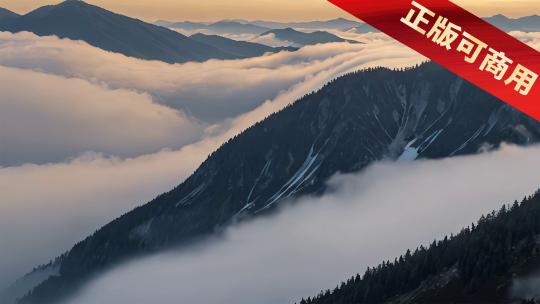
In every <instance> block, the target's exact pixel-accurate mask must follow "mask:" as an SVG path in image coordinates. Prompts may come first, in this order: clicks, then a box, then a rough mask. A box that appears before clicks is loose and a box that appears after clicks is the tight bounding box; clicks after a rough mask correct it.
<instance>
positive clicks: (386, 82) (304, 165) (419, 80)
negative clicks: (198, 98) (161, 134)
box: [4, 63, 540, 304]
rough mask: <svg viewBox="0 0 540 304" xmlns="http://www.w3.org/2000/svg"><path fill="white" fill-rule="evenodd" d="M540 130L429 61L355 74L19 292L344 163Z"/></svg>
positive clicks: (226, 218)
mask: <svg viewBox="0 0 540 304" xmlns="http://www.w3.org/2000/svg"><path fill="white" fill-rule="evenodd" d="M539 141H540V123H539V122H537V121H536V120H534V119H531V118H529V117H527V116H526V115H524V114H522V113H520V112H518V111H516V110H514V109H513V108H511V107H509V106H507V105H505V104H504V103H503V102H501V101H499V100H498V99H496V98H495V97H493V96H491V95H489V94H487V93H485V92H484V91H482V90H480V89H478V88H477V87H475V86H473V85H471V84H469V83H468V82H466V81H464V80H463V79H461V78H459V77H457V76H455V75H454V74H452V73H450V72H448V71H446V70H444V69H442V68H440V67H438V66H437V65H435V64H433V63H428V64H424V65H421V66H419V67H417V68H413V69H407V70H402V71H392V70H388V69H384V68H377V69H370V70H367V71H363V72H358V73H353V74H350V75H347V76H344V77H341V78H338V79H336V80H334V81H332V82H331V83H329V84H328V85H326V86H325V87H324V88H322V89H321V90H319V91H318V92H315V93H312V94H309V95H307V96H305V97H304V98H302V99H300V100H299V101H297V102H295V103H294V104H293V105H291V106H289V107H287V108H286V109H284V110H283V111H281V112H279V113H276V114H274V115H272V116H270V117H269V118H267V119H265V120H264V121H262V122H260V123H258V124H256V125H254V126H253V127H251V128H249V129H248V130H246V131H245V132H244V133H242V134H241V135H239V136H237V137H235V138H233V139H231V140H230V141H229V142H227V143H226V144H225V145H223V146H222V147H221V148H220V149H219V150H217V151H216V152H214V153H213V154H212V155H210V157H209V158H208V159H207V160H206V161H205V162H204V163H203V164H202V165H201V166H200V167H199V168H198V169H197V171H196V172H195V173H194V174H193V175H192V176H191V177H189V178H188V179H187V180H186V181H185V182H184V183H182V184H181V185H179V186H177V187H176V188H174V189H173V190H171V191H170V192H168V193H164V194H162V195H160V196H158V197H157V198H156V199H154V200H153V201H151V202H149V203H148V204H146V205H144V206H141V207H139V208H137V209H135V210H133V211H131V212H129V213H127V214H125V215H123V216H121V217H119V218H118V219H116V220H114V221H112V222H111V223H109V224H108V225H106V226H104V227H103V228H101V229H99V230H98V231H97V232H96V233H95V234H93V235H91V236H89V237H88V238H87V239H85V240H83V241H81V242H80V243H78V244H76V245H75V246H74V247H73V248H72V249H71V250H70V251H69V252H67V253H66V254H65V255H63V256H62V257H60V258H58V259H57V260H56V262H54V263H51V264H50V265H46V266H43V267H40V268H39V269H38V270H37V271H36V272H34V273H32V274H30V275H29V276H28V278H31V279H32V280H33V281H32V285H31V286H30V287H29V289H32V287H33V286H35V285H36V284H39V285H38V286H37V287H36V288H34V289H33V291H32V293H30V294H29V295H27V296H25V297H24V298H23V299H22V300H21V301H20V303H22V304H29V303H32V304H34V303H39V304H48V303H58V300H59V299H61V298H63V297H65V296H67V295H69V294H70V293H72V292H74V291H76V290H77V288H78V287H79V286H81V285H82V284H84V283H85V282H86V281H87V280H88V279H89V278H90V277H92V276H93V275H94V274H96V273H99V272H100V271H103V270H105V269H106V268H108V267H111V266H114V265H116V264H117V263H119V262H120V261H123V260H125V259H127V258H130V257H134V256H136V255H139V254H144V253H153V252H157V251H160V250H163V249H166V248H170V247H171V246H173V245H178V244H184V245H186V244H189V243H190V242H193V241H194V240H197V239H200V238H201V237H204V236H208V235H211V234H213V233H215V232H216V231H221V230H222V229H224V228H225V227H227V226H228V225H229V224H230V223H233V222H237V221H239V220H243V219H247V218H253V217H256V216H259V215H261V214H265V213H268V212H271V211H272V210H274V209H275V208H276V206H278V205H279V204H280V203H282V202H283V201H285V200H288V199H291V198H297V197H299V196H302V195H306V194H322V193H324V192H325V191H326V186H325V185H326V182H327V181H328V179H329V178H330V177H332V176H333V175H335V174H336V173H339V172H341V173H351V172H358V171H360V170H362V169H364V168H366V167H367V166H368V165H370V164H372V163H374V162H376V161H379V160H382V159H386V160H414V159H417V158H431V159H435V158H443V157H449V156H455V155H465V154H475V153H478V152H479V151H481V150H483V149H485V147H498V146H499V145H500V144H501V143H503V142H504V143H514V144H519V145H528V144H532V143H537V142H539ZM51 273H53V275H52V276H51V275H50V274H51ZM44 274H48V275H44ZM40 276H41V277H40ZM47 277H48V278H47ZM36 278H40V279H39V280H37V281H36ZM45 278H46V279H45ZM28 280H30V279H28ZM28 280H26V281H28ZM24 281H25V280H23V281H21V282H24ZM21 284H22V283H21ZM27 287H28V286H27ZM13 290H19V291H20V290H21V289H20V285H19V286H17V284H16V285H15V286H14V287H13ZM27 290H28V289H27ZM22 295H24V292H23V293H21V294H19V296H22ZM12 296H13V295H12ZM4 302H5V301H4ZM321 303H323V302H321Z"/></svg>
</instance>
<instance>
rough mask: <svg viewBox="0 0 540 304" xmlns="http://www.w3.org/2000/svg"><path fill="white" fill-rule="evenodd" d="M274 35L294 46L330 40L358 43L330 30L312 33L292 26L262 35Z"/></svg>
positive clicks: (328, 41)
mask: <svg viewBox="0 0 540 304" xmlns="http://www.w3.org/2000/svg"><path fill="white" fill-rule="evenodd" d="M266 35H274V37H275V38H277V39H279V40H281V41H284V42H290V43H291V46H293V47H303V46H306V45H314V44H320V43H330V42H349V43H358V42H356V41H352V40H346V39H343V38H340V37H338V36H336V35H334V34H330V33H328V32H323V31H316V32H312V33H304V32H300V31H297V30H294V29H292V28H286V29H278V30H271V31H268V32H265V33H262V34H261V35H260V36H266Z"/></svg>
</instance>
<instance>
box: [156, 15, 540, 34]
mask: <svg viewBox="0 0 540 304" xmlns="http://www.w3.org/2000/svg"><path fill="white" fill-rule="evenodd" d="M484 19H485V20H486V21H488V22H489V23H491V24H493V25H495V26H497V27H499V28H500V29H502V30H503V31H506V32H510V31H523V32H540V16H536V15H534V16H528V17H522V18H517V19H511V18H508V17H506V16H503V15H496V16H493V17H488V18H484ZM156 24H158V25H160V26H165V27H171V28H177V29H183V30H186V31H204V30H206V31H210V32H212V33H216V34H236V35H241V34H254V35H260V34H262V33H264V32H268V31H270V30H276V29H286V28H293V29H296V30H304V31H317V30H319V31H324V30H339V31H351V30H353V31H355V32H357V33H369V32H378V30H377V29H375V28H373V27H372V26H370V25H368V24H366V23H363V22H358V21H352V20H348V19H344V18H339V19H333V20H328V21H311V22H289V23H286V22H273V21H247V20H227V21H219V22H215V23H197V22H189V21H186V22H169V21H157V22H156Z"/></svg>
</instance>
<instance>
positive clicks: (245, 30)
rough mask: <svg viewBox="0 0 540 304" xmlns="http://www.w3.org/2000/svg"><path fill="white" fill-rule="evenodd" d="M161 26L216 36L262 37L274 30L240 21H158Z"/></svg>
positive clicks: (157, 23)
mask: <svg viewBox="0 0 540 304" xmlns="http://www.w3.org/2000/svg"><path fill="white" fill-rule="evenodd" d="M155 24H156V25H159V26H164V27H169V28H174V29H181V30H185V31H210V32H212V33H214V34H252V35H260V34H262V33H264V32H267V31H269V30H271V29H272V28H268V27H264V26H258V25H254V24H250V23H242V22H238V21H218V22H215V23H209V24H207V23H197V22H190V21H186V22H168V21H162V20H160V21H157V22H156V23H155Z"/></svg>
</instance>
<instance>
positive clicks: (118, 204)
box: [0, 41, 422, 289]
mask: <svg viewBox="0 0 540 304" xmlns="http://www.w3.org/2000/svg"><path fill="white" fill-rule="evenodd" d="M341 47H342V46H341V45H340V44H330V45H324V46H321V47H320V48H315V47H314V48H308V49H306V53H305V55H306V56H309V57H311V58H315V57H317V56H323V55H321V53H323V52H329V53H337V52H338V50H339V49H340V48H341ZM359 54H361V56H360V55H358V56H350V58H349V57H342V58H341V60H342V61H340V62H337V63H336V64H334V65H331V66H329V67H327V68H326V69H321V71H320V72H318V73H314V74H312V75H308V76H306V77H305V79H303V80H302V81H300V82H298V83H297V84H295V85H293V86H291V87H290V88H289V89H287V90H285V91H281V92H279V93H278V94H277V97H276V98H274V99H271V100H267V101H265V102H264V103H263V104H261V105H260V106H258V107H257V108H256V109H254V110H253V111H250V112H247V113H244V114H242V115H239V116H237V117H236V118H234V119H230V120H227V121H225V122H223V123H221V124H218V125H214V126H212V127H209V128H208V129H207V130H206V132H205V135H204V136H203V137H202V138H201V139H200V141H198V142H196V143H194V144H189V145H186V146H184V147H183V148H181V149H179V150H175V151H163V152H159V153H156V154H151V155H145V156H140V157H136V158H133V159H127V160H122V159H108V158H104V157H102V156H100V155H95V154H94V155H90V156H86V157H82V158H78V159H76V160H74V161H72V162H67V163H59V164H51V165H26V166H21V167H13V168H4V169H1V168H0V202H1V203H0V239H1V240H2V245H3V248H9V250H8V249H6V250H3V251H2V254H0V289H2V287H3V286H5V284H9V283H11V282H12V281H13V280H14V279H15V278H17V277H19V276H20V275H22V274H23V273H25V272H27V271H29V270H30V269H31V268H32V267H34V266H36V265H38V264H40V263H44V262H47V261H48V260H49V259H51V258H53V257H55V256H56V255H58V254H59V253H61V252H63V251H65V250H68V249H69V248H70V247H71V246H72V245H73V244H75V243H76V242H77V241H80V240H82V239H83V238H84V237H85V236H87V235H89V234H90V233H92V232H93V231H94V230H95V229H97V228H99V227H100V226H101V225H103V224H105V223H107V222H108V221H109V220H111V219H113V218H115V217H117V216H119V215H120V214H122V213H123V212H126V211H129V210H130V209H131V208H133V207H135V206H137V205H141V204H144V203H146V202H147V201H149V200H150V199H152V198H153V197H155V196H157V195H158V194H160V193H162V192H165V191H167V190H170V189H172V188H173V186H175V185H177V184H179V183H180V182H182V180H183V179H184V178H185V177H186V176H188V175H189V174H191V173H192V172H193V171H194V170H195V168H197V167H198V166H199V164H200V163H201V162H202V161H203V160H204V159H205V158H206V157H207V155H209V154H210V153H211V152H212V151H214V150H215V149H217V148H218V147H219V146H220V145H221V144H222V143H224V142H225V141H227V140H228V139H229V138H231V137H233V136H235V135H236V134H238V133H240V132H242V130H244V129H246V128H248V127H249V126H251V125H253V124H254V123H256V122H257V121H260V120H262V119H264V118H265V117H267V116H268V115H270V114H271V113H274V112H276V111H279V110H280V109H282V108H284V107H285V106H287V105H288V104H290V103H291V102H294V101H295V100H297V99H298V98H300V97H302V96H303V95H305V94H307V93H308V92H311V91H314V90H317V89H319V88H321V87H322V86H323V85H324V84H325V83H327V82H328V81H329V80H331V79H333V78H335V77H337V76H339V75H343V74H345V73H347V72H351V71H354V70H357V69H362V68H367V67H371V66H388V67H404V66H409V65H410V64H411V62H420V61H421V60H422V57H420V56H418V55H417V54H415V53H413V52H411V51H408V50H406V49H404V48H403V47H400V46H397V47H396V44H395V43H390V42H388V41H380V44H378V45H377V44H374V46H373V49H372V48H366V49H365V50H364V51H362V52H360V53H359ZM381 54H382V55H381ZM384 54H391V55H385V56H383V55H384ZM0 58H1V56H0ZM267 59H268V58H267ZM291 60H294V59H291ZM267 65H268V66H271V65H272V63H267ZM17 71H19V70H17ZM26 72H28V73H36V72H32V71H26ZM40 75H41V74H40ZM49 76H50V75H49ZM53 77H58V76H53ZM76 81H80V82H83V83H86V82H87V81H85V80H77V79H76ZM122 92H124V90H122ZM125 92H126V94H127V93H129V91H125ZM129 94H134V95H136V94H135V93H133V92H131V93H129ZM143 95H144V94H142V95H141V96H143ZM137 96H138V95H137ZM1 132H2V129H0V133H1ZM8 134H9V133H8ZM27 187H31V188H32V191H31V193H27V191H25V190H24V189H26V188H27ZM4 217H5V220H4ZM37 217H39V221H37ZM2 224H4V225H5V226H2ZM8 227H9V229H8ZM4 245H5V246H4ZM21 252H22V253H24V254H21Z"/></svg>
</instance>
